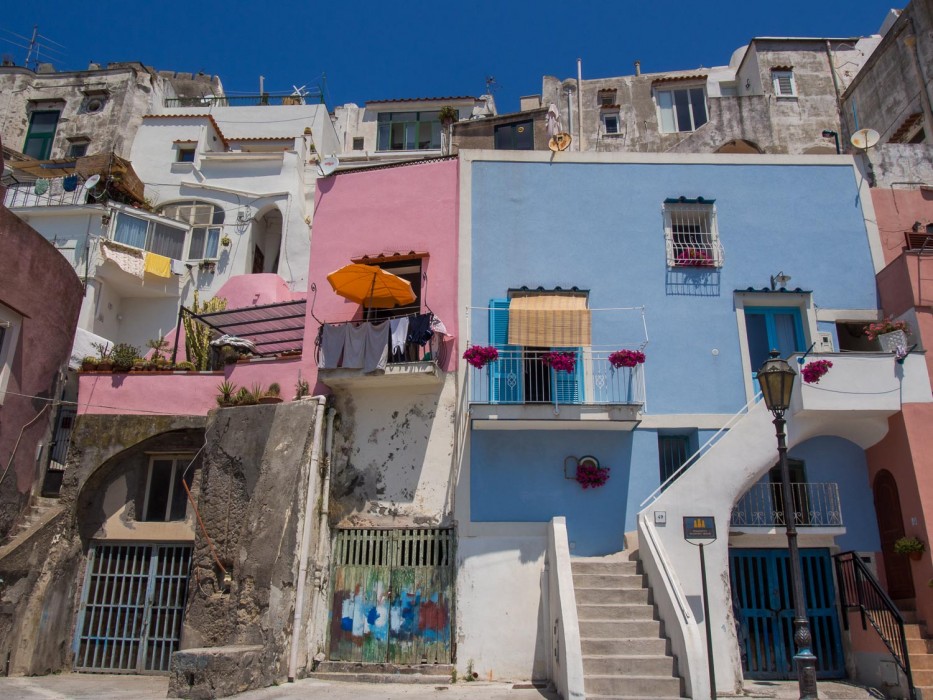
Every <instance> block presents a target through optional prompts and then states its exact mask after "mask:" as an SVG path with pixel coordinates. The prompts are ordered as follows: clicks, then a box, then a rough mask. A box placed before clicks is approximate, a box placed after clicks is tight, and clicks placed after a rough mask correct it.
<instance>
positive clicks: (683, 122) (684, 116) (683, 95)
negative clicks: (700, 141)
mask: <svg viewBox="0 0 933 700" xmlns="http://www.w3.org/2000/svg"><path fill="white" fill-rule="evenodd" d="M689 97H690V96H689V95H688V94H687V91H686V90H674V111H675V112H676V114H677V131H693V122H692V121H691V120H690V101H689Z"/></svg>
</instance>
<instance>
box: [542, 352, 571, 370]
mask: <svg viewBox="0 0 933 700" xmlns="http://www.w3.org/2000/svg"><path fill="white" fill-rule="evenodd" d="M541 362H543V363H544V364H545V365H547V366H548V367H550V368H551V369H553V370H554V371H556V372H573V368H574V367H576V366H577V356H576V354H575V353H572V352H546V353H544V354H543V355H542V356H541Z"/></svg>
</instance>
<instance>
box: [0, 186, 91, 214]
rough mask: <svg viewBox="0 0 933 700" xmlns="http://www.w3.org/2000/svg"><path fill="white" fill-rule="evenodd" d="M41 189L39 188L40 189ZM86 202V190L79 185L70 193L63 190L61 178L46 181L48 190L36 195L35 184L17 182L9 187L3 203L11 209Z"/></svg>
mask: <svg viewBox="0 0 933 700" xmlns="http://www.w3.org/2000/svg"><path fill="white" fill-rule="evenodd" d="M40 189H41V188H40ZM86 202H87V190H86V189H84V187H82V186H81V185H80V184H79V185H78V186H77V187H75V188H74V189H73V190H71V192H68V191H67V190H65V188H64V185H63V180H62V178H56V179H54V180H49V181H48V189H47V190H45V191H43V192H42V194H37V192H36V183H35V182H18V183H14V184H12V185H9V186H8V187H7V190H6V196H5V197H4V198H3V203H4V204H5V205H6V206H7V208H9V209H12V208H13V207H57V206H67V205H75V204H78V205H80V204H85V203H86Z"/></svg>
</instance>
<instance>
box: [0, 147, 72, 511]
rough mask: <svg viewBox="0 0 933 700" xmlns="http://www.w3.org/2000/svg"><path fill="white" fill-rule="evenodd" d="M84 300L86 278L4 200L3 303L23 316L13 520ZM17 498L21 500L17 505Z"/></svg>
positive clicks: (6, 414) (6, 447) (16, 374)
mask: <svg viewBox="0 0 933 700" xmlns="http://www.w3.org/2000/svg"><path fill="white" fill-rule="evenodd" d="M0 161H2V158H0ZM83 296H84V289H83V287H82V286H81V281H80V280H79V279H78V276H77V275H76V274H75V271H74V270H73V269H72V267H71V265H70V264H69V263H68V261H67V260H66V259H65V257H64V256H63V255H62V254H61V253H59V252H58V251H57V250H56V249H55V247H54V246H53V245H52V244H51V243H49V242H48V241H47V240H45V239H44V238H43V237H42V236H40V235H39V234H38V233H37V232H36V231H35V230H34V229H33V228H32V227H31V226H29V225H28V224H27V223H25V222H24V221H23V220H22V219H20V218H18V217H17V216H15V215H13V214H11V213H10V211H9V210H8V209H7V208H6V207H4V206H3V205H2V200H0V303H2V304H3V305H5V306H7V307H8V308H10V309H12V310H13V311H14V312H15V313H17V314H19V315H20V316H22V317H23V319H22V323H21V324H20V328H19V337H18V340H17V342H16V346H15V347H14V348H13V356H12V365H11V372H10V380H9V382H8V383H7V387H6V389H7V394H6V396H5V398H4V400H3V404H2V406H0V464H2V469H5V468H6V466H7V461H8V460H9V459H10V456H11V455H13V471H12V472H11V473H9V474H7V476H6V478H5V479H3V484H2V493H0V499H2V501H0V505H2V506H5V509H6V511H7V513H10V514H12V515H15V514H16V513H17V512H18V511H19V506H21V505H22V504H23V502H24V498H25V496H26V495H27V494H28V493H29V491H30V489H31V488H32V485H33V482H34V481H35V479H36V477H37V476H38V475H37V470H38V467H37V463H36V445H37V443H38V442H40V441H41V440H43V438H44V436H45V434H46V431H47V430H48V429H49V425H50V422H51V420H52V418H54V413H55V412H54V410H53V409H52V408H51V407H50V405H49V404H50V402H49V401H48V399H52V398H57V397H55V396H54V390H55V385H56V377H57V374H58V370H59V369H61V368H63V367H64V366H65V365H66V363H67V362H68V358H69V356H70V355H71V345H72V340H73V338H74V332H75V327H76V325H77V323H78V311H79V310H80V308H81V301H82V299H83ZM31 397H41V398H31ZM43 409H44V410H43ZM40 412H41V413H42V415H41V416H40V415H39V414H40ZM37 416H38V417H37ZM34 419H35V420H34ZM24 428H25V431H24V432H23V433H22V437H21V438H20V431H21V430H23V429H24ZM17 440H19V445H18V446H17V448H16V452H15V454H14V452H13V447H14V445H15V444H16V442H17ZM14 477H15V478H14ZM14 500H15V501H19V503H17V505H16V507H14V508H11V507H10V505H9V504H10V503H12V502H13V501H14ZM2 526H3V518H0V527H2Z"/></svg>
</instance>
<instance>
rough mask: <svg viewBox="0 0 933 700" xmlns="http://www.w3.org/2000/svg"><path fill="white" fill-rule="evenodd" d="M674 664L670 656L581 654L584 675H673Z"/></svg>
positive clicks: (674, 670) (674, 671)
mask: <svg viewBox="0 0 933 700" xmlns="http://www.w3.org/2000/svg"><path fill="white" fill-rule="evenodd" d="M676 670H677V669H676V664H675V662H674V657H672V656H647V655H645V656H630V655H628V656H587V655H586V654H584V655H583V674H584V677H586V676H589V675H590V674H592V675H597V676H673V675H674V674H675V673H676Z"/></svg>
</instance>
